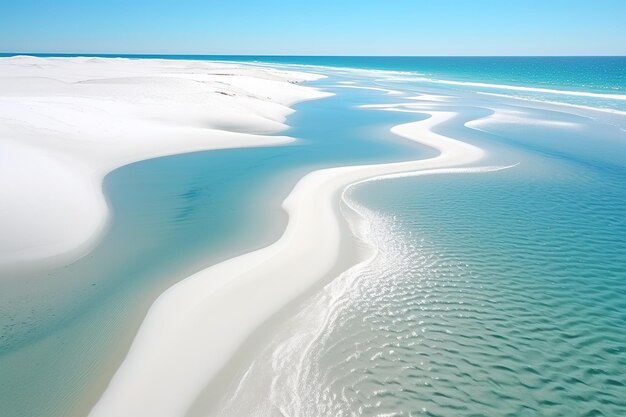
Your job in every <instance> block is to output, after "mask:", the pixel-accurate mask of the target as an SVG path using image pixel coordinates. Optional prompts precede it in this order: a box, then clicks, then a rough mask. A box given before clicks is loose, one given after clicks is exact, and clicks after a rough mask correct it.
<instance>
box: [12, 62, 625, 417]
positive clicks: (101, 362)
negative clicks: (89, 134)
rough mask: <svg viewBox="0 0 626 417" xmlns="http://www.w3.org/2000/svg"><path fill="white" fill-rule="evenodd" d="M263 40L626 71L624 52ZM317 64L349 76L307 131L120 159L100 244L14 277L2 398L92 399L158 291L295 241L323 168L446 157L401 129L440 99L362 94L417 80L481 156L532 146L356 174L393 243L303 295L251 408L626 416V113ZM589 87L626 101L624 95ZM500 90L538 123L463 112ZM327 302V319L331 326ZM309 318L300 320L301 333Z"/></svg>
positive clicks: (596, 82)
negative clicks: (414, 49)
mask: <svg viewBox="0 0 626 417" xmlns="http://www.w3.org/2000/svg"><path fill="white" fill-rule="evenodd" d="M209 58H211V59H215V58H216V57H209ZM237 59H238V60H241V59H242V58H241V57H237ZM246 59H247V60H251V61H252V60H259V59H261V58H260V57H247V58H246ZM262 59H263V60H264V61H266V62H267V61H272V60H274V61H276V62H278V61H281V62H283V63H288V64H298V65H315V64H322V65H326V66H333V67H345V66H355V67H359V68H361V69H380V70H393V71H405V72H406V71H412V72H415V73H416V74H417V73H420V74H426V73H428V75H429V76H430V75H433V74H435V73H437V74H439V75H438V76H439V77H441V78H442V79H443V78H444V77H448V78H449V79H452V80H459V81H468V80H469V81H478V82H485V81H492V82H496V81H497V82H498V83H508V84H510V85H524V86H541V87H546V86H549V87H550V88H557V89H562V88H567V89H569V91H581V92H600V93H608V92H612V93H615V92H618V93H619V94H621V93H622V92H623V91H624V90H625V89H626V87H625V86H626V83H624V71H623V69H624V62H625V61H624V60H625V59H624V58H553V59H548V58H541V59H540V58H537V59H534V58H520V59H512V58H511V59H508V58H507V59H504V58H503V59H495V61H497V63H496V64H493V65H487V64H486V63H489V62H492V61H489V60H490V59H491V58H485V59H483V60H480V59H470V58H450V59H448V60H446V59H432V60H431V59H430V58H423V59H405V60H403V59H400V58H387V59H383V58H380V59H379V58H377V59H368V58H317V57H310V58H297V59H296V58H276V57H271V58H268V57H262ZM492 60H493V59H492ZM578 63H580V64H578ZM574 64H576V65H574ZM429 65H430V66H429ZM481 67H482V68H483V69H482V70H481ZM513 67H515V68H518V69H517V70H515V71H512V70H511V68H513ZM533 68H534V69H533ZM602 68H605V69H603V70H601V69H602ZM429 71H430V72H429ZM437 71H439V72H437ZM446 71H447V72H446ZM481 71H482V72H481ZM318 72H324V73H327V74H328V75H329V76H330V78H329V79H326V80H321V81H318V82H315V83H313V85H316V86H319V87H322V88H325V89H328V90H329V91H333V92H335V93H336V94H337V95H336V96H335V97H332V98H329V99H324V100H319V101H313V102H308V103H303V104H301V105H299V106H297V110H298V112H297V113H295V114H294V115H293V116H291V117H290V118H289V120H288V123H289V124H290V125H291V126H293V128H292V129H291V130H290V131H289V132H288V134H290V135H292V136H294V137H297V138H299V139H300V141H298V142H296V143H295V144H292V145H289V146H281V147H273V148H259V149H237V150H225V151H217V152H200V153H194V154H188V155H179V156H173V157H166V158H158V159H154V160H150V161H144V162H140V163H136V164H132V165H129V166H126V167H123V168H121V169H119V170H116V171H114V172H113V173H111V174H110V175H108V176H107V178H106V180H105V184H104V189H105V192H106V195H107V198H108V200H109V202H110V205H111V208H112V212H113V220H112V224H111V227H110V230H109V232H108V233H107V235H106V237H105V239H104V240H103V241H102V243H101V244H100V245H99V246H98V247H97V248H96V249H95V250H94V251H93V252H92V253H91V254H89V256H87V257H85V258H83V259H81V260H80V261H78V262H76V263H74V264H72V265H67V266H65V267H63V268H60V269H58V270H54V271H40V272H38V273H35V274H24V275H19V276H18V275H11V276H6V274H5V275H3V276H2V277H1V279H0V285H2V288H0V404H2V413H1V414H2V416H5V415H6V416H8V417H17V416H72V415H77V416H78V415H85V414H86V412H87V411H88V409H89V406H90V405H91V404H92V403H93V401H95V400H96V399H97V398H98V395H99V394H100V392H101V391H102V389H103V388H104V386H103V384H104V383H105V382H106V378H107V377H110V376H111V375H112V373H113V372H114V371H115V366H116V364H117V362H118V361H119V360H120V359H121V358H122V357H123V355H124V353H125V351H126V349H127V348H128V345H129V343H130V340H131V338H132V335H133V334H134V332H135V330H136V328H137V326H138V325H139V324H140V322H141V318H142V314H143V313H144V312H145V310H146V309H147V307H148V306H149V305H150V302H151V301H152V300H154V298H155V297H157V296H158V294H160V293H161V292H162V291H163V290H164V289H166V288H167V287H169V286H170V285H172V284H173V283H175V282H177V281H178V280H179V279H181V278H183V277H185V276H188V275H189V274H191V273H193V272H195V271H197V270H199V269H201V268H202V267H204V266H207V265H210V264H213V263H215V262H218V261H220V260H223V259H227V258H229V257H231V256H233V255H236V254H239V253H244V252H247V251H249V250H252V249H255V248H258V247H261V246H263V245H266V244H268V243H270V242H272V241H273V240H275V239H276V238H277V237H278V236H279V235H280V233H281V230H282V228H283V227H284V225H285V221H286V219H285V215H284V213H283V212H282V210H281V209H280V203H281V201H282V200H283V198H284V197H285V196H286V195H287V193H288V192H289V190H290V188H291V187H292V186H293V184H295V182H296V181H297V179H298V178H299V177H301V176H302V175H303V174H304V173H306V172H308V171H310V170H313V169H317V168H319V167H326V166H336V165H353V164H358V163H366V162H367V163H369V162H384V161H394V160H407V159H415V158H424V157H428V156H432V155H433V152H432V151H430V150H427V149H424V148H422V147H419V146H417V145H415V144H412V143H408V142H407V141H404V140H401V139H399V138H396V137H394V136H392V135H390V134H389V133H388V129H389V128H390V127H391V126H393V125H396V124H399V123H404V122H408V121H415V120H421V119H424V118H425V117H426V116H425V115H420V114H408V113H398V112H385V111H376V110H364V109H359V108H358V106H359V105H363V104H381V103H382V104H384V103H408V102H412V101H411V100H407V99H405V98H404V97H410V96H415V95H416V94H419V93H428V94H442V95H445V96H446V101H445V102H440V103H430V104H428V105H427V107H430V108H436V109H439V110H444V111H455V112H458V113H459V114H460V116H459V118H458V119H455V120H453V121H451V122H449V123H447V124H445V125H444V126H438V127H437V131H438V132H439V133H442V134H445V135H449V136H451V137H455V138H458V139H461V140H464V141H467V142H470V143H473V144H476V145H477V146H480V147H481V148H483V149H485V150H487V151H488V157H487V159H486V160H485V161H484V162H482V161H481V162H479V163H478V165H482V164H489V165H511V164H516V163H519V164H518V165H516V166H515V167H513V168H509V169H507V170H502V171H497V172H489V173H480V174H463V175H460V174H453V175H443V176H429V177H419V178H405V179H398V180H390V181H382V182H374V183H368V184H364V185H361V186H358V187H356V188H355V189H354V190H353V191H352V193H351V194H350V196H351V198H352V199H354V201H355V202H357V203H358V204H360V205H361V206H362V208H361V210H362V212H363V214H364V216H365V220H361V221H360V224H361V226H362V227H364V230H365V232H364V238H366V239H367V240H368V241H369V242H370V243H372V244H374V246H375V247H376V248H377V249H378V254H377V256H376V257H375V258H374V259H373V260H372V261H371V262H369V263H367V264H364V265H361V266H359V267H357V268H355V269H353V270H351V271H348V272H347V273H346V274H345V275H343V276H342V277H339V278H338V279H337V280H335V281H333V282H332V283H330V284H329V285H328V286H327V287H325V288H324V289H322V290H320V291H319V292H317V293H315V294H312V295H311V297H309V298H308V299H307V300H305V301H303V302H302V303H301V306H300V307H301V313H300V314H298V315H297V316H296V317H295V318H294V319H293V320H292V321H289V322H288V323H285V324H284V325H285V326H286V328H287V329H289V332H285V331H284V329H282V327H281V328H277V331H276V333H275V334H276V340H275V341H274V342H273V343H272V344H271V345H269V346H268V347H267V354H268V355H269V356H270V357H274V358H276V359H279V360H278V362H276V363H278V365H279V366H278V367H277V368H271V369H268V368H267V367H268V365H267V363H262V364H261V365H260V368H261V373H264V372H265V373H266V374H267V373H268V372H269V374H270V375H271V377H270V379H271V380H273V381H274V382H275V384H274V385H273V386H271V387H269V386H267V387H264V389H268V390H269V392H268V395H267V396H266V398H267V399H268V400H267V401H268V402H269V405H267V404H256V403H254V404H253V408H255V409H257V410H263V409H264V408H263V407H266V406H267V407H268V408H267V409H268V410H272V411H271V412H268V413H267V415H275V414H276V409H280V410H281V411H282V412H283V413H284V414H285V415H292V416H310V417H317V416H351V415H366V416H369V415H371V416H374V415H389V416H391V415H404V416H409V415H414V416H415V415H426V416H428V415H430V416H447V417H450V416H457V415H467V416H469V415H471V416H621V415H626V401H625V398H626V396H625V395H624V392H626V379H625V376H624V375H626V332H624V330H625V329H626V220H624V219H625V218H626V217H625V216H624V214H625V213H626V187H624V180H625V179H626V133H625V131H624V130H623V129H622V128H620V126H621V127H623V126H624V123H625V122H624V116H621V115H614V114H613V115H609V116H606V118H605V117H600V116H598V115H597V113H591V112H587V111H585V110H580V109H576V111H574V110H573V108H571V109H570V108H568V107H559V108H556V109H554V108H553V109H552V110H548V109H546V108H544V107H542V106H539V105H537V106H535V104H533V103H534V102H527V103H526V102H524V103H523V104H520V102H516V101H511V100H508V99H506V98H502V97H495V96H487V95H481V94H476V91H475V90H480V91H478V92H484V91H483V90H481V89H480V88H478V87H472V86H457V85H448V84H437V83H433V82H424V81H418V80H416V79H415V78H416V77H417V75H416V74H414V75H415V77H408V78H406V77H405V78H404V79H402V77H397V74H396V75H394V74H381V73H363V72H359V73H353V72H350V71H345V70H342V69H332V68H325V69H321V68H320V69H318ZM431 72H432V74H431ZM516 74H517V75H516ZM448 78H446V79H448ZM338 81H351V82H355V83H356V84H354V85H355V86H375V87H389V88H394V89H398V90H400V91H402V92H403V93H404V94H403V95H401V96H389V95H384V94H383V93H381V92H378V91H367V90H358V89H351V88H340V86H339V85H337V84H336V83H337V82H338ZM344 87H345V85H344ZM535 98H536V97H535ZM579 99H580V100H583V101H584V103H578V104H584V105H590V104H592V102H593V103H595V101H598V100H599V101H600V102H601V103H595V104H597V105H598V106H600V107H606V108H613V109H616V108H618V106H616V105H615V103H616V102H619V100H605V99H598V98H594V97H582V98H581V97H576V100H579ZM594 100H595V101H594ZM610 106H613V107H610ZM493 108H499V109H505V110H507V111H510V112H515V114H517V115H518V117H520V118H521V120H522V121H524V120H525V121H526V122H522V123H521V124H520V123H519V122H518V123H511V122H505V123H499V124H484V125H480V126H478V127H476V128H471V126H472V125H471V123H470V124H469V125H468V126H465V125H464V123H465V122H466V121H471V120H473V119H476V118H480V117H484V116H488V115H489V114H490V113H491V112H492V109H493ZM572 113H576V114H572ZM533 120H534V121H537V120H539V121H542V123H535V122H532V121H533ZM329 294H330V295H331V296H329ZM321 316H323V317H325V318H328V320H327V321H326V322H325V323H324V325H323V326H321V327H315V326H317V324H316V323H317V322H316V320H312V318H313V319H315V318H319V317H321ZM311 322H313V325H314V326H313V329H311V324H310V323H311ZM294 328H295V329H300V332H302V333H300V332H298V331H295V332H294V331H293V329H294ZM290 332H291V333H290ZM294 333H295V335H296V336H298V337H300V336H302V337H301V338H298V337H296V339H298V340H297V341H294V340H293V338H292V336H293V334H294ZM309 342H312V343H309ZM301 343H305V344H306V345H307V347H306V349H303V348H302V345H301ZM277 346H278V347H279V348H280V349H277V348H276V347H277ZM260 350H261V351H262V350H263V349H260ZM262 357H263V356H262ZM290 365H293V366H290ZM294 375H297V378H295V377H294ZM294 381H295V383H294ZM245 392H246V391H245V390H244V394H245ZM244 399H245V398H244ZM241 403H242V404H243V403H245V401H242V402H241ZM228 411H229V410H226V411H225V414H229V415H233V416H238V417H240V416H243V415H246V412H245V410H244V412H239V411H241V410H237V409H235V410H234V411H233V412H232V413H229V412H228Z"/></svg>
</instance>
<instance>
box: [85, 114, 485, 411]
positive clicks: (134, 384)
mask: <svg viewBox="0 0 626 417" xmlns="http://www.w3.org/2000/svg"><path fill="white" fill-rule="evenodd" d="M389 110H396V111H413V110H401V109H397V108H389ZM415 111H416V110H415ZM423 113H429V114H430V115H431V117H430V118H429V119H427V120H423V121H419V122H414V123H408V124H403V125H399V126H395V127H394V128H392V131H393V132H394V133H396V134H397V135H399V136H402V137H405V138H407V139H410V140H413V141H416V142H419V143H422V144H424V145H427V146H430V147H433V148H435V149H437V150H438V151H440V155H438V156H437V157H434V158H430V159H426V160H418V161H410V162H400V163H390V164H379V165H365V166H352V167H340V168H331V169H324V170H319V171H315V172H312V173H310V174H308V175H307V176H305V177H304V178H303V179H302V180H300V181H299V182H298V183H297V185H296V186H295V188H294V189H293V191H292V192H291V194H290V195H289V196H288V198H287V199H286V200H285V201H284V203H283V207H284V208H285V210H286V211H287V213H288V214H289V222H288V225H287V229H286V230H285V233H284V234H283V236H282V237H281V238H280V239H279V240H278V241H277V242H275V243H274V244H272V245H270V246H268V247H265V248H263V249H260V250H257V251H255V252H251V253H248V254H245V255H242V256H239V257H237V258H233V259H230V260H228V261H226V262H223V263H220V264H217V265H215V266H212V267H210V268H208V269H205V270H203V271H201V272H199V273H197V274H194V275H193V276H191V277H189V278H187V279H185V280H183V281H181V282H179V283H178V284H176V285H174V286H173V287H171V288H170V289H169V290H168V291H166V292H165V293H164V294H162V295H161V296H160V297H159V298H158V299H157V301H156V302H155V303H154V304H153V305H152V307H151V309H150V311H149V312H148V315H147V317H146V319H145V321H144V323H143V324H142V326H141V328H140V330H139V332H138V334H137V336H136V338H135V340H134V342H133V344H132V346H131V349H130V352H129V353H128V355H127V357H126V359H125V360H124V362H123V363H122V365H121V367H120V369H119V370H118V372H117V373H116V374H115V376H114V378H113V380H112V381H111V383H110V385H109V387H108V389H107V390H106V391H105V393H104V394H103V396H102V398H101V399H100V401H99V402H98V403H97V404H96V406H95V407H94V409H93V410H92V412H91V414H90V415H91V417H110V416H116V417H136V416H151V417H160V416H163V417H166V416H167V417H176V416H184V415H185V413H186V412H187V411H188V410H189V408H190V407H191V405H192V403H193V402H194V400H195V399H196V397H197V396H198V395H199V393H200V392H201V391H202V389H203V388H204V387H205V386H206V385H207V384H208V383H209V382H210V381H211V380H212V378H214V377H215V376H216V375H217V373H218V372H219V371H220V369H221V368H222V367H223V366H224V365H225V364H226V362H227V361H228V360H229V359H230V358H231V356H232V355H233V354H234V352H235V351H236V350H237V349H238V348H239V347H240V346H241V345H242V343H243V342H244V341H245V339H246V337H248V336H249V335H250V334H251V333H252V332H253V331H254V330H255V329H256V328H258V326H259V325H261V324H262V323H263V322H264V321H266V320H267V319H268V318H270V317H271V316H272V315H273V314H275V313H277V312H278V311H279V310H280V309H281V308H282V307H284V306H285V305H286V304H287V303H288V302H289V301H290V300H292V299H293V298H295V297H296V296H297V295H299V294H301V293H303V292H304V291H305V290H306V289H307V288H309V287H310V286H311V285H313V284H314V283H315V282H316V280H318V279H320V277H322V276H324V275H325V274H326V273H327V272H329V271H330V270H331V269H332V267H333V266H334V265H335V263H336V262H337V254H338V250H339V241H340V239H339V237H340V236H339V234H340V225H339V216H340V214H339V210H338V205H339V204H338V202H339V198H340V195H341V193H342V191H343V190H344V189H345V188H346V187H347V186H349V185H350V184H352V183H355V182H358V181H362V180H365V179H368V178H372V177H376V176H381V175H382V176H385V175H394V174H402V175H406V174H408V173H409V172H419V171H425V170H441V169H443V168H448V167H451V166H462V165H467V164H469V163H472V162H475V161H477V160H479V159H480V158H481V157H482V156H483V151H482V150H481V149H479V148H477V147H474V146H472V145H469V144H466V143H463V142H460V141H456V140H454V139H451V138H448V137H445V136H442V135H440V134H437V133H435V132H434V131H433V127H435V126H437V125H439V124H441V123H444V122H446V121H447V120H449V119H450V118H452V117H454V116H455V113H452V112H439V111H423Z"/></svg>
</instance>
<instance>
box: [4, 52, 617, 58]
mask: <svg viewBox="0 0 626 417" xmlns="http://www.w3.org/2000/svg"><path fill="white" fill-rule="evenodd" d="M19 55H26V56H50V57H55V56H57V57H62V56H64V55H74V56H94V57H97V56H106V57H109V56H111V57H125V56H129V57H130V56H133V57H137V56H143V57H159V56H180V57H216V56H221V57H285V58H623V57H626V54H624V55H336V54H333V55H318V54H314V55H303V54H294V55H292V54H215V53H190V54H187V53H143V52H141V53H133V52H122V53H117V52H0V56H19Z"/></svg>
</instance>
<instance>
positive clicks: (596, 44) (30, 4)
mask: <svg viewBox="0 0 626 417" xmlns="http://www.w3.org/2000/svg"><path fill="white" fill-rule="evenodd" d="M0 52H76V53H80V52H82V53H179V54H288V55H626V0H586V1H583V0H360V1H356V0H317V1H314V0H292V1H280V0H203V1H201V0H178V1H174V0H1V1H0Z"/></svg>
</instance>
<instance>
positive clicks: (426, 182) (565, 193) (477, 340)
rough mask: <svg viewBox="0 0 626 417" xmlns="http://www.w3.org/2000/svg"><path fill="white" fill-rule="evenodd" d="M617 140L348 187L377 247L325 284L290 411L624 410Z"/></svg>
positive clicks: (625, 261) (534, 150)
mask: <svg viewBox="0 0 626 417" xmlns="http://www.w3.org/2000/svg"><path fill="white" fill-rule="evenodd" d="M498 134H503V132H498ZM506 137H507V136H501V138H502V139H501V140H502V141H505V140H506ZM557 138H558V136H557ZM543 140H544V141H546V142H552V141H555V140H558V139H556V138H553V137H551V136H550V135H549V133H548V132H544V136H543ZM589 140H591V138H590V139H589ZM596 140H597V139H596ZM560 143H562V142H560ZM482 145H483V146H485V145H486V143H485V142H483V143H482ZM497 145H498V146H501V144H500V143H498V144H497ZM562 147H563V148H565V149H566V150H567V146H566V145H565V146H562ZM625 147H626V144H622V145H621V146H620V147H616V148H615V149H614V150H615V151H616V152H619V154H620V155H621V159H622V164H621V165H619V166H617V165H612V164H606V165H603V164H600V163H598V161H590V160H589V159H587V158H585V156H584V155H580V154H578V155H576V156H577V157H578V158H574V157H571V156H569V155H568V156H562V155H554V154H553V153H552V152H551V151H550V150H549V146H546V148H543V147H535V146H531V147H524V146H523V145H520V146H519V148H518V149H517V152H519V155H520V157H521V159H522V163H521V164H520V165H519V166H517V167H515V168H512V169H509V170H504V171H500V172H496V173H483V174H466V175H449V176H433V177H430V178H419V179H403V180H393V181H383V182H375V183H371V184H367V185H363V186H359V187H358V188H357V189H356V190H355V191H354V192H353V194H352V195H351V198H353V199H354V200H356V201H358V202H360V203H361V204H363V206H364V207H365V213H366V216H367V218H368V220H369V222H371V230H370V234H369V239H371V240H373V241H374V243H375V245H376V247H377V248H378V250H379V251H380V252H379V253H378V255H377V256H376V258H375V259H374V260H373V261H372V262H371V263H370V264H368V265H366V266H365V267H362V268H358V269H356V270H354V271H352V272H351V273H349V274H348V277H345V278H344V279H350V280H351V281H350V285H349V286H347V287H346V288H341V287H340V289H339V291H337V290H334V292H335V294H334V301H333V303H332V304H331V307H330V311H331V312H330V313H327V314H328V317H330V319H329V321H328V322H327V323H326V324H325V327H324V330H320V332H321V333H320V334H319V335H318V336H317V337H316V339H315V343H314V344H313V345H312V346H313V347H311V348H310V349H309V351H308V352H307V354H306V355H305V360H304V361H303V362H302V363H304V364H305V365H303V368H302V369H301V370H300V374H299V375H301V376H302V375H305V377H301V379H300V382H299V385H298V389H299V392H298V394H299V395H298V397H299V398H307V399H309V400H308V401H306V402H305V403H304V404H298V406H297V408H295V407H293V408H290V407H289V406H286V409H287V410H288V412H287V414H289V411H293V410H295V409H297V412H295V413H294V414H293V415H302V416H305V415H306V416H315V415H334V416H349V415H364V416H378V415H390V416H391V415H393V416H396V415H397V416H411V415H425V416H456V415H471V416H564V417H565V416H619V415H624V413H626V396H624V392H626V391H625V390H626V335H625V333H624V329H626V217H625V216H624V213H626V211H625V208H626V188H625V187H624V178H626V164H625V162H626V152H625V150H626V149H625ZM488 149H489V148H488ZM329 291H330V292H331V293H332V292H333V290H332V289H331V290H329ZM313 311H316V312H319V309H318V310H316V309H313ZM301 320H302V321H306V320H305V318H301ZM307 342H309V341H307ZM296 346H301V345H299V344H298V345H296ZM287 356H288V357H289V355H287ZM283 359H284V358H283ZM286 385H288V384H286ZM289 388H290V389H292V388H293V387H291V386H290V387H289ZM276 396H277V397H278V398H279V399H278V400H276V402H277V404H281V405H282V406H285V405H284V404H283V403H282V401H285V399H284V397H282V396H281V395H279V394H276Z"/></svg>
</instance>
